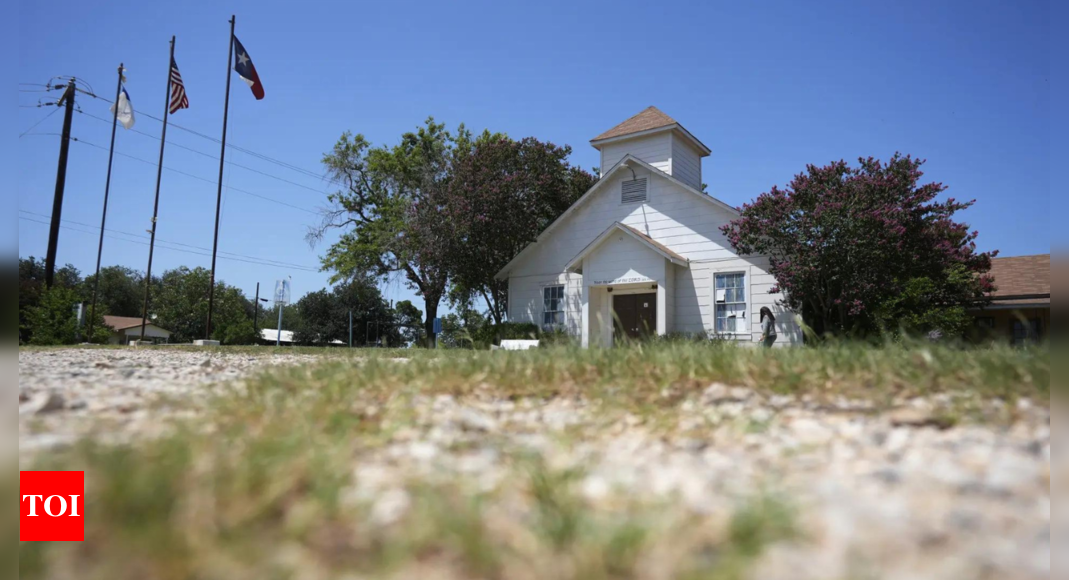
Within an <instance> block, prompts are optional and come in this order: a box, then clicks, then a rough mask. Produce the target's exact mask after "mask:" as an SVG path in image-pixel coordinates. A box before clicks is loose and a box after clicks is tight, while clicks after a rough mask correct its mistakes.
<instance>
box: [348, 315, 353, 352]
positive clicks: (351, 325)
mask: <svg viewBox="0 0 1069 580" xmlns="http://www.w3.org/2000/svg"><path fill="white" fill-rule="evenodd" d="M349 348H353V311H352V310H351V309H350V310H349Z"/></svg>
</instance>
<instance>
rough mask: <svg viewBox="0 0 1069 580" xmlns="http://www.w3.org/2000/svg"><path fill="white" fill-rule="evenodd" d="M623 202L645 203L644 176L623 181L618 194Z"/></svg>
mask: <svg viewBox="0 0 1069 580" xmlns="http://www.w3.org/2000/svg"><path fill="white" fill-rule="evenodd" d="M620 201H622V202H623V203H645V201H646V178H645V177H643V178H642V179H632V180H631V181H625V182H624V186H623V191H622V193H621V195H620Z"/></svg>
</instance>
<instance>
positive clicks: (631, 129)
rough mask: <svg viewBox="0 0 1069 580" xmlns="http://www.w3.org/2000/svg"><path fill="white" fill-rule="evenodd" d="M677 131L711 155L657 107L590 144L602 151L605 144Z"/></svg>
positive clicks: (677, 122) (703, 153)
mask: <svg viewBox="0 0 1069 580" xmlns="http://www.w3.org/2000/svg"><path fill="white" fill-rule="evenodd" d="M670 130H676V131H678V132H679V134H681V135H683V136H684V137H686V138H687V139H688V140H689V141H691V142H692V143H693V144H694V145H695V146H696V147H697V148H698V149H699V150H700V151H701V154H702V156H703V157H704V156H706V155H709V153H710V152H711V150H710V149H709V148H708V147H707V146H706V145H705V143H702V142H701V141H699V140H698V138H697V137H695V136H694V135H692V134H691V133H690V131H687V130H686V129H684V128H683V125H680V124H679V121H676V120H675V119H673V118H672V117H669V116H668V115H666V114H665V113H664V111H662V110H660V109H658V108H657V107H653V106H650V107H646V108H645V109H643V110H642V111H640V112H639V113H638V114H637V115H635V116H633V117H631V118H630V119H627V120H626V121H624V122H623V123H620V124H619V125H617V126H615V127H613V128H612V129H609V130H608V131H605V132H604V133H602V134H601V135H598V136H597V137H594V138H593V139H591V140H590V144H591V145H593V146H594V148H595V149H601V146H602V145H604V144H605V143H608V142H612V141H617V140H622V139H623V138H625V137H634V136H637V135H639V134H648V133H659V132H661V131H670Z"/></svg>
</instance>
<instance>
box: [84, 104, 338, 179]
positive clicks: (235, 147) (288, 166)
mask: <svg viewBox="0 0 1069 580" xmlns="http://www.w3.org/2000/svg"><path fill="white" fill-rule="evenodd" d="M80 92H83V93H85V94H86V95H88V96H90V97H92V98H94V99H98V100H101V101H104V102H105V103H109V104H114V103H113V101H112V100H111V99H107V98H105V97H101V96H98V95H96V94H94V93H91V92H86V91H80ZM134 112H135V113H136V114H138V115H141V116H144V117H148V118H149V119H152V120H154V121H158V122H160V123H162V122H163V119H161V118H159V117H157V116H155V115H152V114H149V113H146V112H143V111H139V110H137V109H134ZM167 126H168V127H174V128H176V129H180V130H182V131H185V132H187V133H191V134H193V135H196V136H197V137H200V138H202V139H207V140H209V141H211V142H213V143H222V141H221V140H220V139H219V138H217V137H212V136H211V135H205V134H204V133H201V132H200V131H196V130H193V129H190V128H188V127H183V126H182V125H178V124H176V123H173V122H171V121H168V122H167ZM226 146H227V147H229V148H231V149H233V150H235V151H240V152H241V153H245V154H246V155H251V156H253V157H256V158H258V159H261V160H263V161H267V162H268V163H273V164H275V165H279V166H281V167H284V168H286V169H289V170H291V171H296V172H297V173H301V174H304V175H307V176H309V177H314V178H315V179H320V180H323V181H326V182H327V183H337V182H336V181H335V180H330V179H327V178H326V177H325V176H324V175H322V174H320V173H316V172H314V171H309V170H307V169H304V168H303V167H298V166H296V165H293V164H292V163H289V162H286V161H282V160H281V159H275V158H273V157H269V156H267V155H264V154H263V153H257V152H255V151H252V150H251V149H246V148H244V147H241V146H239V145H234V144H232V143H227V144H226Z"/></svg>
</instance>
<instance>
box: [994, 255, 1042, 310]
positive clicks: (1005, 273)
mask: <svg viewBox="0 0 1069 580" xmlns="http://www.w3.org/2000/svg"><path fill="white" fill-rule="evenodd" d="M990 274H991V276H992V277H993V278H994V279H995V286H996V289H995V291H994V292H992V293H991V297H992V300H993V301H994V302H995V303H998V304H1048V305H1049V304H1050V254H1040V255H1037V256H1014V257H1012V258H995V259H993V260H991V272H990Z"/></svg>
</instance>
